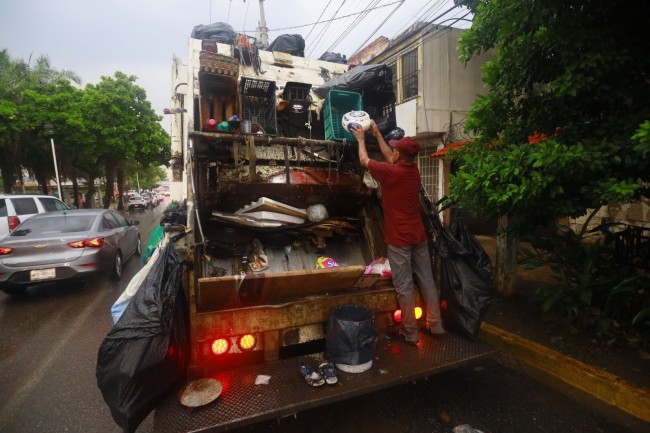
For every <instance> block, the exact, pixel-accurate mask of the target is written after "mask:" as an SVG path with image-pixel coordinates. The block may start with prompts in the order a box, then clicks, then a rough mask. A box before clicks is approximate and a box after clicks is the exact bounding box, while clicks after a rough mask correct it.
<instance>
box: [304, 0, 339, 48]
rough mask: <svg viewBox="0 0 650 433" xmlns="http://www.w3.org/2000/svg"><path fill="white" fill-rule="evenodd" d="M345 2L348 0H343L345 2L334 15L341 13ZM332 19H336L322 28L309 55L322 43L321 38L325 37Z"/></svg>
mask: <svg viewBox="0 0 650 433" xmlns="http://www.w3.org/2000/svg"><path fill="white" fill-rule="evenodd" d="M345 2H346V0H343V3H341V5H340V6H339V8H338V9H337V10H336V12H334V15H332V17H336V14H338V13H339V11H340V10H341V8H342V7H343V5H344V4H345ZM332 21H334V20H330V21H329V22H328V23H327V25H326V26H325V27H324V28H323V29H321V31H320V33H319V34H318V38H317V39H316V42H314V45H313V46H312V49H311V50H310V51H309V54H308V55H310V56H311V53H313V52H314V49H316V47H317V46H318V44H319V43H320V41H321V39H323V36H324V35H325V31H326V30H327V29H328V28H329V26H330V25H331V24H332Z"/></svg>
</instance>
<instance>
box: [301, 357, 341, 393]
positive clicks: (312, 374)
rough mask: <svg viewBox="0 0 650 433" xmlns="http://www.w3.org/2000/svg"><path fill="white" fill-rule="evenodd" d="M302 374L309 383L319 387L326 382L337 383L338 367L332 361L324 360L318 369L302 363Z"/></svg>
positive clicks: (329, 383)
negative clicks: (315, 369)
mask: <svg viewBox="0 0 650 433" xmlns="http://www.w3.org/2000/svg"><path fill="white" fill-rule="evenodd" d="M300 374H301V375H302V377H303V378H304V379H305V382H307V385H309V386H312V387H314V388H317V387H319V386H323V385H325V384H328V385H336V383H337V382H338V378H337V377H336V367H334V364H332V363H331V362H323V363H322V364H320V365H319V366H318V370H317V371H314V369H312V368H311V367H309V366H307V365H304V364H300Z"/></svg>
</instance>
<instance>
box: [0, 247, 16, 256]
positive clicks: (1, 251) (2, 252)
mask: <svg viewBox="0 0 650 433" xmlns="http://www.w3.org/2000/svg"><path fill="white" fill-rule="evenodd" d="M13 250H14V249H13V248H11V247H0V256H6V255H7V254H11V253H12V252H13Z"/></svg>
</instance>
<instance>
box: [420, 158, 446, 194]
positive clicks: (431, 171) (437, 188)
mask: <svg viewBox="0 0 650 433" xmlns="http://www.w3.org/2000/svg"><path fill="white" fill-rule="evenodd" d="M435 151H436V149H435V148H424V149H421V150H420V153H419V154H418V167H419V168H420V177H421V178H422V185H424V188H425V189H426V190H427V194H429V197H431V200H432V201H433V202H436V201H438V200H439V199H440V198H441V197H442V195H443V191H442V187H441V186H442V179H441V177H442V176H441V173H442V160H441V159H432V158H431V157H430V156H429V155H430V154H431V153H433V152H435Z"/></svg>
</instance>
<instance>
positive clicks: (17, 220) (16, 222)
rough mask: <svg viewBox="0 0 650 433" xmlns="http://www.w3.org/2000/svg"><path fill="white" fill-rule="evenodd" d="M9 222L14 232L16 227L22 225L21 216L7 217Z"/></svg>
mask: <svg viewBox="0 0 650 433" xmlns="http://www.w3.org/2000/svg"><path fill="white" fill-rule="evenodd" d="M7 222H8V223H9V232H10V233H11V232H13V231H14V229H15V228H16V227H18V226H19V225H20V218H18V217H17V216H10V217H7Z"/></svg>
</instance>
